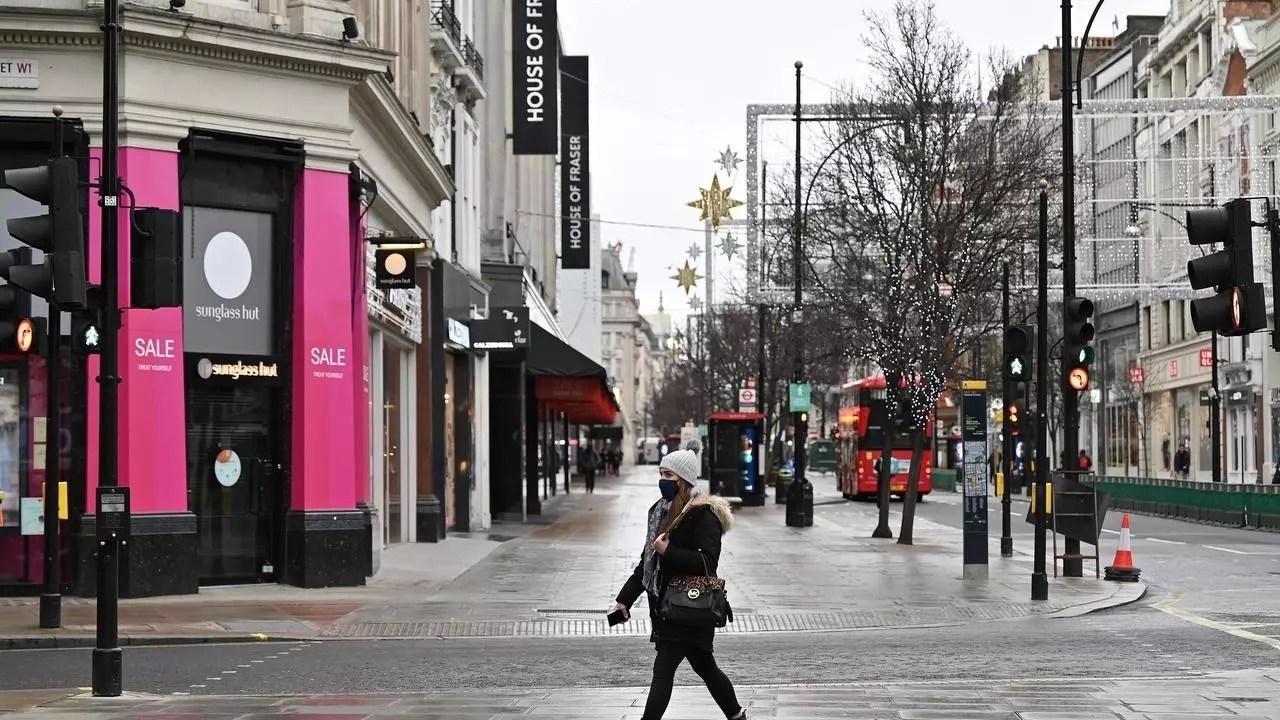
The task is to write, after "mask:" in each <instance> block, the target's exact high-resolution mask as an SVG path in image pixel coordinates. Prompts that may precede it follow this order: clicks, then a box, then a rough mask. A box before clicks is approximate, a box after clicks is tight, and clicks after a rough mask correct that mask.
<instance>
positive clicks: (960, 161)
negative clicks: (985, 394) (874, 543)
mask: <svg viewBox="0 0 1280 720" xmlns="http://www.w3.org/2000/svg"><path fill="white" fill-rule="evenodd" d="M866 22H867V25H866V32H865V35H864V37H863V39H862V45H863V47H865V48H866V49H867V50H868V51H869V60H868V63H869V65H870V67H871V71H872V72H871V78H870V79H869V80H868V82H867V83H866V85H865V87H863V88H861V90H860V91H851V92H850V98H852V99H851V100H849V102H848V104H847V108H846V111H845V112H843V113H841V115H842V117H843V118H845V119H842V120H840V121H838V122H835V123H832V124H830V125H829V126H828V127H829V132H828V137H827V138H826V148H825V150H826V153H825V154H828V155H830V156H831V157H830V158H829V160H830V162H829V163H827V168H828V171H827V172H824V173H822V174H820V175H816V176H815V177H814V178H813V179H812V184H813V187H814V189H813V195H814V197H815V198H816V199H817V202H818V204H817V208H818V209H815V210H813V211H812V212H810V213H807V214H806V215H807V216H806V217H803V218H802V221H803V226H804V237H805V240H806V242H807V243H808V251H809V253H810V255H811V256H812V258H816V259H817V261H819V262H820V263H821V267H820V268H818V270H820V271H815V272H814V273H813V274H814V280H815V281H816V283H817V285H818V287H819V289H820V292H821V293H822V295H823V296H824V298H825V299H827V300H828V301H829V302H830V303H831V304H832V305H835V306H837V307H841V308H844V309H845V310H846V312H847V319H848V322H846V323H845V325H846V327H847V328H848V332H849V339H850V340H852V341H853V342H854V345H855V346H856V347H857V349H858V351H859V353H860V354H862V355H865V356H866V357H867V358H869V359H871V360H873V361H874V362H875V363H876V364H878V365H879V366H880V367H881V368H882V369H883V370H884V371H885V374H886V377H887V378H889V379H890V387H889V393H888V395H889V397H890V403H889V404H890V406H891V408H892V406H894V405H895V404H896V403H899V402H900V403H903V404H904V406H905V408H906V410H907V411H908V414H909V419H908V420H907V421H906V422H905V423H904V426H905V429H906V430H907V431H908V432H910V433H911V437H912V450H913V452H912V463H911V471H910V477H909V481H908V487H907V492H906V494H905V496H904V504H903V514H902V526H901V528H900V530H899V535H898V542H899V543H902V544H911V543H912V540H913V528H914V517H915V505H916V499H917V483H918V480H919V476H920V473H921V467H922V459H923V457H924V450H925V444H926V441H927V438H928V433H929V431H930V427H929V422H928V420H929V418H930V417H931V416H932V414H933V412H934V409H935V404H936V402H937V398H938V397H939V395H940V394H941V392H942V390H943V388H944V387H945V384H946V382H947V380H948V379H949V378H954V377H956V375H957V373H958V371H959V369H960V366H961V362H960V359H961V358H962V357H963V356H965V355H966V354H967V353H968V352H969V351H970V350H972V349H974V348H976V347H979V346H980V344H981V342H982V340H983V339H984V338H986V337H989V336H990V335H992V334H993V333H995V332H997V330H998V327H997V326H998V324H999V317H1000V312H999V308H1000V306H999V301H1000V294H999V290H1000V289H999V283H1000V273H999V270H998V268H999V267H1000V263H1001V262H1002V261H1003V260H1006V259H1007V258H1008V257H1010V256H1011V255H1013V254H1014V253H1016V252H1018V251H1019V250H1020V249H1021V248H1023V247H1024V241H1025V239H1026V238H1034V237H1035V235H1036V228H1037V225H1038V219H1037V211H1036V203H1035V193H1036V192H1037V191H1038V190H1039V181H1040V180H1041V179H1042V177H1043V175H1044V173H1045V169H1046V168H1047V167H1051V165H1049V160H1048V157H1047V150H1046V148H1047V147H1049V143H1047V138H1048V136H1049V133H1050V132H1051V131H1052V127H1051V126H1049V125H1048V124H1046V123H1044V122H1043V121H1041V120H1038V119H1037V117H1038V116H1037V113H1039V112H1040V110H1039V109H1038V106H1037V105H1035V104H1034V102H1033V95H1032V94H1031V93H1030V92H1028V91H1027V90H1028V88H1027V87H1025V85H1024V84H1023V83H1024V81H1023V80H1020V79H1018V76H1017V75H1016V73H1014V72H1013V67H1012V64H1011V63H1009V62H1007V61H1004V62H994V63H993V64H992V65H991V67H990V70H991V71H993V73H994V77H995V78H996V80H997V81H998V84H999V86H1000V88H1001V91H1000V92H997V93H996V94H995V96H994V97H993V99H992V100H991V101H986V100H985V99H984V98H982V97H980V83H979V78H978V77H977V76H976V75H975V73H974V71H973V63H972V59H971V54H970V53H969V51H968V49H967V48H965V47H964V45H963V44H962V43H960V41H959V40H957V39H956V37H955V36H954V35H953V34H952V33H951V32H950V31H949V30H948V29H947V28H946V27H944V26H943V24H942V21H941V19H940V18H939V16H938V14H937V11H936V9H935V7H934V5H933V3H932V2H927V1H925V0H897V2H896V3H895V5H894V8H893V10H892V11H891V12H890V13H889V14H888V15H887V16H885V15H878V14H868V15H867V19H866ZM1000 83H1002V84H1000ZM899 379H900V382H895V381H898V380H899ZM899 386H900V388H899ZM899 390H900V391H899ZM891 412H892V409H891ZM889 444H890V443H888V442H886V445H889ZM885 453H886V457H885V458H884V459H883V460H882V462H881V467H882V475H881V483H880V484H881V493H880V495H881V513H882V517H887V508H888V487H887V485H888V482H887V481H888V470H889V466H890V464H891V462H890V461H889V456H888V453H889V450H888V449H886V450H885ZM880 530H882V528H878V531H880ZM877 535H878V536H882V535H883V533H882V532H877Z"/></svg>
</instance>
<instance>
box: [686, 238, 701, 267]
mask: <svg viewBox="0 0 1280 720" xmlns="http://www.w3.org/2000/svg"><path fill="white" fill-rule="evenodd" d="M687 252H688V254H689V259H690V260H693V261H694V262H698V258H700V257H702V246H701V245H699V244H698V243H696V242H693V243H689V249H688V251H687Z"/></svg>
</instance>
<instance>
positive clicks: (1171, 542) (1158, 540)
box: [1147, 537, 1186, 545]
mask: <svg viewBox="0 0 1280 720" xmlns="http://www.w3.org/2000/svg"><path fill="white" fill-rule="evenodd" d="M1147 540H1148V541H1149V542H1153V543H1164V544H1165V545H1186V543H1184V542H1182V541H1181V540H1164V539H1161V538H1153V537H1149V538H1147Z"/></svg>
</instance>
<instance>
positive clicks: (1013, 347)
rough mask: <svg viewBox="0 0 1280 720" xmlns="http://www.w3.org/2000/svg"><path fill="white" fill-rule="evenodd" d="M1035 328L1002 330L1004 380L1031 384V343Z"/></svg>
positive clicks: (1026, 326) (1025, 326)
mask: <svg viewBox="0 0 1280 720" xmlns="http://www.w3.org/2000/svg"><path fill="white" fill-rule="evenodd" d="M1034 338H1035V328H1034V327H1032V326H1030V325H1010V326H1009V327H1007V328H1005V329H1004V379H1005V380H1008V381H1010V382H1031V376H1032V375H1033V374H1034V368H1033V365H1032V358H1033V357H1034V354H1035V353H1034V351H1033V349H1032V341H1033V340H1034Z"/></svg>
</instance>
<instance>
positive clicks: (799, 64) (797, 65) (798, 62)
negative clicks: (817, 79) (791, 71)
mask: <svg viewBox="0 0 1280 720" xmlns="http://www.w3.org/2000/svg"><path fill="white" fill-rule="evenodd" d="M802 67H804V63H802V62H800V61H799V60H797V61H796V69H797V70H799V69H800V68H802Z"/></svg>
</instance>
